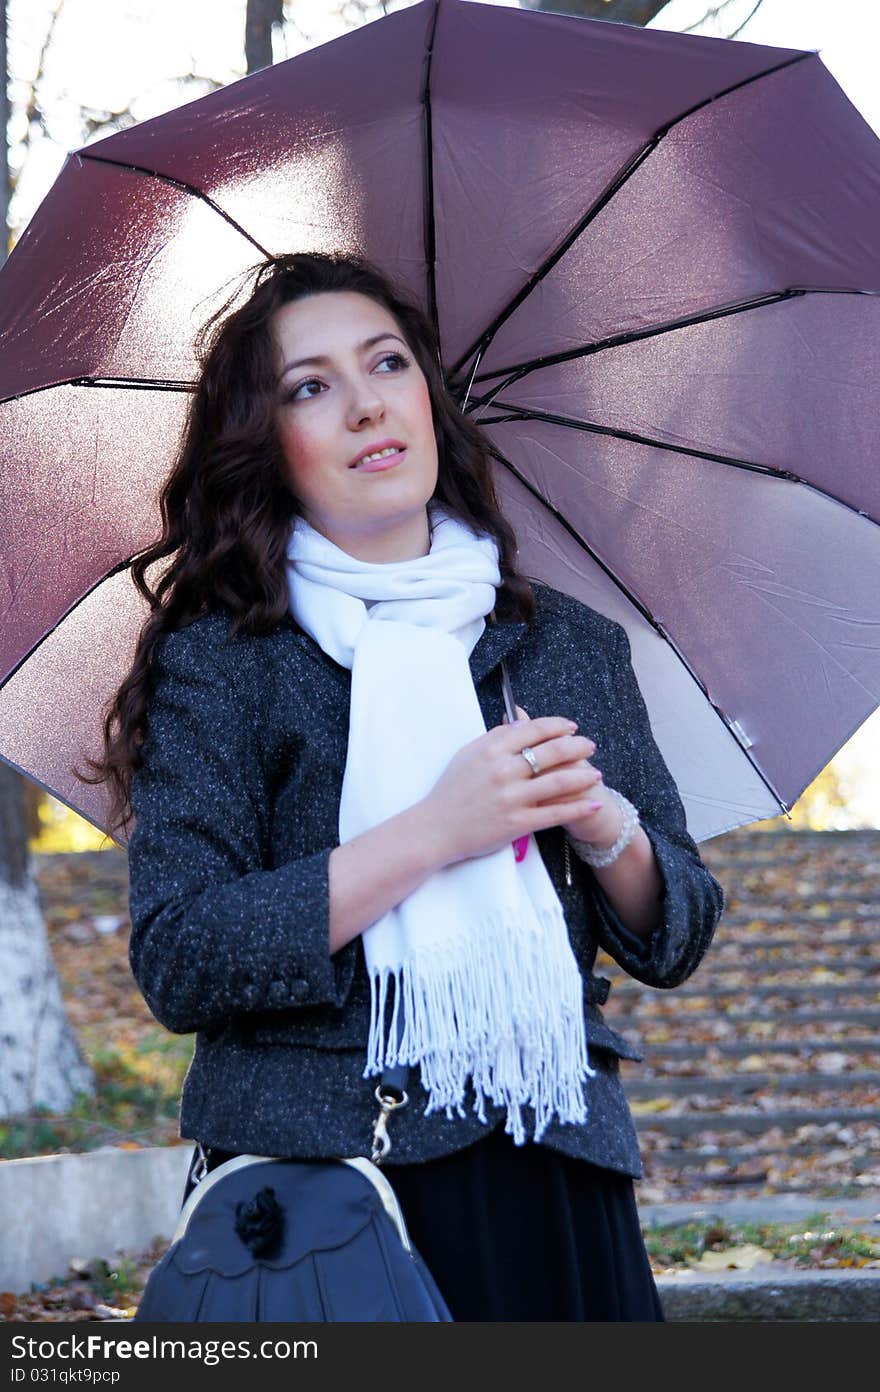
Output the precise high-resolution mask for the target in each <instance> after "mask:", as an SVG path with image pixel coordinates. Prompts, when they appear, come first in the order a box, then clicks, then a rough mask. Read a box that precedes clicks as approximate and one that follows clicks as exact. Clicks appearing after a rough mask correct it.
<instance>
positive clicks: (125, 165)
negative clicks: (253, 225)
mask: <svg viewBox="0 0 880 1392" xmlns="http://www.w3.org/2000/svg"><path fill="white" fill-rule="evenodd" d="M76 158H77V159H78V160H84V159H87V160H92V161H93V162H94V163H95V164H112V165H114V166H115V167H116V168H117V169H128V170H130V171H131V172H132V173H133V174H146V176H147V178H148V179H158V180H159V181H160V182H161V183H164V184H172V185H173V187H174V188H178V189H183V191H184V193H190V194H192V196H193V198H200V199H201V200H202V202H203V203H207V205H208V207H209V208H211V209H212V211H213V212H215V213H217V214H218V216H220V217H222V218H223V219H224V221H225V222H228V223H229V226H230V227H234V228H235V230H236V232H240V233H241V235H242V237H244V239H245V241H247V242H250V244H251V246H254V247H256V249H257V251H258V252H259V253H260V255H261V256H265V257H267V258H268V257H269V256H270V255H271V253H270V252H269V251H267V250H266V248H265V247H264V246H261V245H260V243H259V242H258V241H257V239H256V237H252V236H251V234H250V232H246V231H245V229H244V228H243V227H242V225H241V223H240V222H236V220H235V218H234V217H232V216H230V214H229V213H227V212H225V211H224V209H223V208H221V207H220V205H219V203H215V202H214V200H213V198H210V197H209V196H208V194H207V193H202V190H201V189H198V188H196V187H195V185H194V184H188V183H187V182H186V181H185V180H184V179H175V178H174V176H173V175H172V174H160V173H159V172H158V171H157V170H155V169H147V167H146V166H145V165H143V164H130V163H129V162H128V161H127V160H116V159H109V158H108V157H107V155H92V154H90V153H89V151H88V150H77V151H76Z"/></svg>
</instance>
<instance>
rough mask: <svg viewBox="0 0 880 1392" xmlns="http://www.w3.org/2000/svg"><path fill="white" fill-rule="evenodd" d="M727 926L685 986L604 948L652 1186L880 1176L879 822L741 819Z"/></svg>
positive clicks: (730, 860) (712, 1190) (814, 1187)
mask: <svg viewBox="0 0 880 1392" xmlns="http://www.w3.org/2000/svg"><path fill="white" fill-rule="evenodd" d="M700 852H701V855H702V856H703V859H704V861H705V863H706V865H707V866H708V867H709V869H710V870H711V871H712V872H713V874H715V875H716V876H717V878H718V879H719V881H720V882H721V884H722V885H723V886H724V889H725V896H726V905H725V911H724V914H723V916H722V919H721V921H720V923H719V925H718V929H717V931H716V936H715V940H714V942H713V944H712V947H711V948H710V949H709V952H708V954H707V956H706V957H705V958H704V959H703V962H702V964H701V966H700V967H699V968H698V970H697V972H695V973H694V975H693V976H692V977H691V978H690V979H689V981H687V982H685V983H683V984H682V985H681V986H679V987H677V988H676V989H674V990H671V991H662V990H656V989H653V988H651V987H647V986H643V985H642V984H641V983H638V982H635V981H633V980H632V979H631V978H630V977H628V976H626V975H625V973H623V972H622V971H621V970H620V968H618V967H617V966H616V964H615V963H613V962H612V961H611V960H610V959H609V958H608V957H607V956H606V955H605V954H604V953H600V954H599V958H598V960H597V964H596V971H597V972H599V973H600V974H602V975H605V976H608V977H609V978H610V980H611V981H612V983H613V987H612V991H611V994H610V996H609V999H608V1003H607V1005H606V1007H605V1016H606V1019H607V1020H608V1023H609V1024H610V1025H612V1026H613V1027H614V1028H616V1029H619V1030H621V1031H622V1032H623V1033H624V1034H626V1035H628V1036H629V1037H630V1038H632V1039H634V1040H636V1041H637V1042H638V1043H639V1045H640V1047H641V1048H642V1049H643V1050H644V1053H645V1061H644V1062H643V1063H629V1062H624V1063H622V1065H621V1068H622V1076H623V1080H624V1085H625V1087H626V1091H627V1095H628V1097H629V1099H630V1103H631V1106H632V1109H633V1112H634V1114H635V1118H636V1124H637V1127H638V1130H639V1134H640V1142H641V1146H642V1153H643V1158H644V1163H645V1179H644V1181H643V1182H642V1184H641V1185H640V1186H639V1197H640V1202H646V1203H652V1202H653V1203H656V1202H666V1201H674V1200H682V1199H701V1200H705V1199H711V1198H712V1197H713V1196H715V1197H718V1198H721V1197H727V1196H730V1197H733V1196H734V1195H735V1196H736V1197H749V1196H760V1195H762V1194H767V1193H770V1192H773V1193H779V1194H782V1193H803V1194H806V1193H809V1194H813V1195H816V1196H821V1195H823V1194H834V1195H836V1196H838V1197H845V1196H847V1195H849V1196H852V1197H857V1196H858V1195H859V1194H860V1193H863V1192H865V1190H866V1189H867V1188H869V1187H871V1186H873V1187H874V1188H877V1187H880V831H875V830H867V831H841V832H811V831H798V832H795V831H787V830H783V831H779V832H775V831H774V832H770V831H756V830H754V829H745V830H742V831H736V832H729V833H727V834H726V835H724V836H721V837H717V838H715V839H714V840H713V841H709V842H705V843H703V845H702V846H701V847H700Z"/></svg>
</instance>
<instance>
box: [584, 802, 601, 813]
mask: <svg viewBox="0 0 880 1392" xmlns="http://www.w3.org/2000/svg"><path fill="white" fill-rule="evenodd" d="M601 806H602V803H601V802H591V803H590V805H589V806H588V808H587V811H588V812H598V811H599V808H600V807H601Z"/></svg>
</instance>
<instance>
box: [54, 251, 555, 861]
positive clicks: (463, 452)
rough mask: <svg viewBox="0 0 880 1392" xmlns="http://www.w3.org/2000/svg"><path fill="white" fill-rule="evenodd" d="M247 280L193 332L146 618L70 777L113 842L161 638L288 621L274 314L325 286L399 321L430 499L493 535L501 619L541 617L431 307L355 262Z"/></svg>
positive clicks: (136, 572)
mask: <svg viewBox="0 0 880 1392" xmlns="http://www.w3.org/2000/svg"><path fill="white" fill-rule="evenodd" d="M250 276H254V277H255V278H254V283H253V286H252V289H251V293H250V295H249V297H248V298H247V299H246V301H245V302H244V303H243V304H240V305H239V306H238V307H237V308H234V309H233V308H231V306H233V305H234V304H235V302H236V300H237V299H239V298H240V295H241V290H240V289H239V290H237V291H236V292H235V293H233V295H231V296H230V297H229V298H228V299H227V300H226V302H225V303H224V304H223V305H222V306H221V308H220V309H219V310H217V311H216V313H215V314H213V315H212V316H211V318H210V319H209V320H208V321H207V323H206V324H205V325H204V327H203V328H202V330H201V332H200V333H199V335H198V338H197V341H196V353H197V361H198V363H199V368H200V371H199V377H198V381H197V383H196V386H195V391H194V393H193V396H192V399H191V402H190V407H189V411H188V415H187V420H186V424H185V427H184V430H183V434H182V437H181V443H180V448H179V451H178V454H177V458H176V462H175V464H174V467H173V468H172V470H171V472H170V474H169V476H168V478H167V480H166V482H165V484H164V486H163V488H162V492H161V494H160V510H161V518H162V531H161V535H160V536H159V538H158V540H157V541H156V542H154V544H153V545H152V546H150V547H148V548H147V549H146V550H145V551H142V552H141V553H140V554H139V555H138V556H137V557H136V558H135V559H134V560H133V561H132V564H131V576H132V579H133V580H134V583H135V585H136V586H137V588H138V590H139V592H140V594H141V595H142V596H143V597H144V599H146V601H147V603H148V604H149V606H150V613H149V615H148V616H147V618H146V620H145V622H144V624H143V626H142V628H141V631H140V634H139V637H138V642H137V647H136V650H135V656H134V660H133V662H132V665H131V668H130V670H129V672H128V675H127V676H126V677H125V679H124V681H123V682H122V684H121V686H120V687H119V690H118V691H117V692H116V695H115V696H114V697H113V698H112V699H111V701H110V702H109V703H108V706H107V707H106V708H105V713H104V721H103V732H104V750H103V755H102V757H101V758H100V759H98V760H95V759H90V758H88V757H86V759H85V762H86V764H88V766H89V767H90V768H91V770H92V773H91V774H87V773H84V772H82V771H81V770H79V769H75V770H74V772H75V773H76V776H77V777H78V778H79V779H80V780H81V781H82V782H84V783H91V784H95V783H102V782H107V783H109V786H110V790H111V804H110V831H111V835H112V833H113V831H115V830H116V829H117V828H119V827H122V828H123V829H124V830H125V831H127V829H128V826H129V823H130V821H131V805H130V794H131V782H132V777H133V774H134V773H135V771H136V770H137V769H138V767H139V766H140V762H141V760H140V749H141V745H142V744H143V741H144V737H145V735H146V728H147V712H148V707H149V701H150V696H151V693H152V687H153V664H152V658H153V653H154V650H155V648H156V645H157V644H158V643H159V641H160V639H161V638H162V637H163V635H164V634H166V633H168V632H171V631H172V630H174V629H178V628H183V627H185V626H186V625H187V624H189V623H192V622H193V620H194V619H196V618H198V617H199V616H201V615H202V614H204V613H206V612H208V611H210V610H217V609H220V610H223V611H225V612H227V613H228V614H229V616H230V636H234V635H235V634H236V633H238V632H241V633H245V634H264V633H269V632H271V631H272V629H273V628H275V627H276V626H277V624H278V623H279V622H280V621H281V619H282V618H283V617H284V616H285V615H286V614H288V605H289V591H288V585H287V575H286V549H287V543H288V539H289V535H290V527H291V525H292V522H293V519H294V518H295V517H299V516H303V512H302V509H301V505H300V503H299V500H298V499H297V497H296V495H295V493H294V491H293V489H292V486H291V484H290V483H289V481H288V478H287V475H286V473H285V470H284V467H283V457H282V453H281V449H280V445H279V441H278V438H277V434H276V429H275V410H276V384H275V363H274V356H273V355H274V340H273V336H272V319H273V316H274V315H275V312H276V311H277V310H278V309H280V308H281V307H282V305H286V304H289V303H291V302H292V301H294V300H298V299H301V298H303V297H304V296H307V295H314V294H318V293H322V292H324V291H333V290H354V291H357V292H358V293H360V294H362V295H367V296H369V297H370V298H371V299H373V300H375V301H376V302H377V303H379V304H381V305H383V306H384V307H385V308H386V309H387V310H388V311H389V312H390V313H391V314H392V315H393V317H394V318H395V320H396V321H397V324H398V326H399V327H400V329H401V332H402V335H403V337H404V338H405V339H406V341H407V343H408V344H409V346H410V349H411V351H412V352H413V354H414V356H415V358H416V360H417V362H418V364H419V366H420V367H421V369H422V372H423V373H424V375H425V378H426V379H427V383H428V390H429V393H430V398H431V407H432V414H433V419H434V432H435V437H436V440H437V457H438V478H437V486H436V489H435V492H434V495H433V499H432V501H433V500H436V501H437V502H438V503H439V504H441V505H442V506H443V507H444V508H445V509H446V511H448V512H450V513H452V514H453V515H454V516H455V517H457V518H458V519H459V521H461V522H462V523H464V524H465V525H468V526H470V527H471V528H472V529H473V530H474V531H475V532H477V533H484V534H485V533H488V534H490V535H491V536H493V537H494V538H495V541H496V542H497V545H498V555H499V568H500V572H501V585H500V586H499V588H498V591H497V600H496V605H495V615H496V618H497V619H498V620H499V621H500V622H511V621H525V622H527V623H528V624H530V625H531V623H532V622H533V620H534V616H535V612H536V602H535V596H534V592H533V591H532V589H531V586H530V584H529V581H528V579H527V578H526V577H525V576H524V575H522V574H521V573H520V572H519V571H518V570H517V567H516V562H515V557H516V534H515V533H514V531H513V528H512V527H511V525H510V523H509V522H508V521H507V519H506V518H505V517H504V515H503V514H502V512H501V510H500V508H499V505H498V501H497V498H496V495H495V488H494V483H493V478H492V466H491V462H490V460H491V454H490V446H489V442H488V441H487V439H486V437H485V436H484V435H483V434H482V432H481V431H480V429H479V427H478V426H477V425H476V424H475V423H474V422H473V421H471V420H469V419H468V417H467V416H466V415H465V414H464V413H463V412H462V410H461V409H460V407H459V404H458V402H457V400H456V399H455V396H454V394H453V390H452V388H451V387H450V386H449V385H448V384H447V382H446V380H445V377H444V373H443V368H442V365H441V359H440V351H439V346H438V341H437V334H436V331H435V328H434V325H433V324H432V322H431V320H430V318H429V316H428V315H427V314H426V313H425V311H424V310H423V309H422V308H421V307H420V306H419V305H418V303H417V302H416V301H415V300H414V299H413V297H412V296H411V295H410V294H409V293H408V292H407V291H406V290H405V289H404V288H402V287H401V286H400V285H398V284H397V283H396V282H395V281H394V280H393V279H391V278H390V277H389V276H388V275H387V274H385V273H384V272H382V271H380V270H379V269H378V268H377V267H376V266H375V265H374V264H373V263H372V262H369V261H367V260H366V259H365V258H363V257H356V256H351V255H342V254H337V255H329V254H324V253H312V252H297V253H293V254H290V255H286V256H277V257H271V258H270V259H269V260H267V261H263V262H261V263H260V264H259V265H258V266H256V267H252V268H251V270H250V272H248V277H250ZM169 558H170V559H169ZM162 563H165V564H162ZM152 566H157V567H158V570H157V572H156V574H157V577H158V578H157V579H156V582H155V585H154V586H151V585H150V583H148V581H147V578H146V576H147V571H148V570H149V569H150V567H152Z"/></svg>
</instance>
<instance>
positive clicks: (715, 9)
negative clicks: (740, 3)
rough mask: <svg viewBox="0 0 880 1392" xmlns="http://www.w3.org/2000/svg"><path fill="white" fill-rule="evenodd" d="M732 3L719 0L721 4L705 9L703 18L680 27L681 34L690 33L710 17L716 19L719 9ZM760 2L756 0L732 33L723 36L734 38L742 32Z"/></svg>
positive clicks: (755, 12)
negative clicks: (752, 7) (683, 27)
mask: <svg viewBox="0 0 880 1392" xmlns="http://www.w3.org/2000/svg"><path fill="white" fill-rule="evenodd" d="M733 3H734V0H721V4H720V5H715V6H713V8H712V9H709V10H707V11H706V13H705V14H704V15H703V18H702V19H698V20H695V21H694V23H693V24H689V25H688V26H687V28H686V29H682V31H681V32H682V33H683V34H690V33H692V32H693V30H694V29H699V27H700V25H701V24H707V23H708V22H709V20H710V19H717V18H718V16H719V15H720V14H721V11H722V10H726V9H727V7H728V5H732V4H733ZM762 4H763V0H756V4H755V7H754V9H753V10H752V11H751V13H750V14H749V15H748V16H747V17H746V18H745V19H744V20H743V22H742V24H740V25H738V26H737V28H736V29H734V31H733V33H732V34H727V35H726V36H725V37H726V38H728V39H735V38H736V36H737V34H740V33H742V31H743V29H745V27H746V25H747V24H748V22H749V20H750V19H753V18H754V16H755V15H756V14H757V13H758V10H759V9H760V8H761V5H762Z"/></svg>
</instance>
